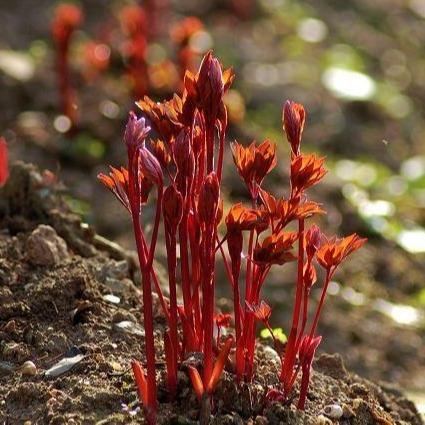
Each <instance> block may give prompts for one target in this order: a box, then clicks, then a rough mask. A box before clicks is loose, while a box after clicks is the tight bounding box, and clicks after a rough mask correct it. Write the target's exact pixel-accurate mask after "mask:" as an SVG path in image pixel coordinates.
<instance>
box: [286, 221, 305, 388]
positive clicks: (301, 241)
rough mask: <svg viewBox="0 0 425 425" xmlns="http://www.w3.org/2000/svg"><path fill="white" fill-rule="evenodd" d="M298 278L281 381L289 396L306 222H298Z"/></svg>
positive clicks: (298, 313)
mask: <svg viewBox="0 0 425 425" xmlns="http://www.w3.org/2000/svg"><path fill="white" fill-rule="evenodd" d="M298 234H299V236H298V278H297V289H296V294H295V307H294V311H293V315H292V326H291V332H290V334H289V338H288V344H287V346H286V352H285V358H284V362H283V367H282V372H281V380H282V381H283V385H284V392H285V395H286V396H287V395H288V393H289V391H290V390H291V387H290V381H291V378H290V377H291V375H292V372H293V367H294V363H295V357H296V350H295V348H296V341H297V337H298V323H299V319H300V309H301V301H302V294H303V286H304V285H303V273H304V220H303V219H300V220H298Z"/></svg>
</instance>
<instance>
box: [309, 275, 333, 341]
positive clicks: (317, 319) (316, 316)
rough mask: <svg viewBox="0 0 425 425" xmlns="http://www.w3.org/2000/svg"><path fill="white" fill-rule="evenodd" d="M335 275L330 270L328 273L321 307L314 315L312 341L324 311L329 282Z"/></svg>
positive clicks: (311, 331)
mask: <svg viewBox="0 0 425 425" xmlns="http://www.w3.org/2000/svg"><path fill="white" fill-rule="evenodd" d="M333 273H334V270H332V271H331V269H328V270H327V271H326V278H325V284H324V285H323V289H322V295H321V297H320V301H319V305H318V307H317V310H316V314H315V315H314V320H313V324H312V326H311V330H310V339H311V338H313V336H314V333H315V332H316V328H317V323H318V322H319V317H320V312H321V311H322V307H323V303H324V301H325V297H326V292H327V290H328V286H329V282H330V280H331V278H332V275H333Z"/></svg>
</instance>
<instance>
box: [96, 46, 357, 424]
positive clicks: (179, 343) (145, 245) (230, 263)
mask: <svg viewBox="0 0 425 425" xmlns="http://www.w3.org/2000/svg"><path fill="white" fill-rule="evenodd" d="M232 81H233V72H232V71H231V70H226V71H223V69H222V66H221V64H220V63H219V61H218V60H217V59H216V58H215V57H214V56H213V55H212V53H211V52H209V53H207V55H206V56H205V57H204V59H203V61H202V63H201V65H200V68H199V71H198V72H197V73H195V74H193V73H191V72H190V71H187V72H186V74H185V79H184V89H183V93H182V95H181V96H178V95H174V97H173V98H172V100H169V101H165V102H163V103H156V102H154V101H152V100H151V99H150V98H149V97H147V96H145V97H144V98H143V99H142V100H140V101H139V102H137V105H138V106H139V108H140V109H141V111H142V113H143V117H141V118H138V117H137V116H136V115H135V114H134V113H133V112H132V113H130V116H129V120H128V123H127V126H126V130H125V134H124V141H125V145H126V148H127V154H128V155H127V157H128V162H127V167H126V168H120V169H117V168H113V167H111V171H110V173H109V175H105V174H100V175H99V179H100V180H101V181H102V183H104V184H105V185H106V186H107V187H108V188H109V189H110V190H111V191H112V192H113V193H114V194H115V196H116V197H117V198H118V200H119V201H120V202H121V203H122V204H123V206H124V207H125V208H126V209H127V210H128V212H129V214H130V216H131V219H132V222H133V228H134V234H135V240H136V247H137V252H138V256H139V262H140V268H141V273H142V289H143V317H144V327H145V349H146V352H145V359H146V360H145V362H144V363H145V364H146V367H145V365H144V364H143V365H142V363H141V362H137V361H134V362H133V365H132V366H133V372H134V376H135V380H136V385H137V388H138V394H139V399H140V402H141V403H142V404H143V406H144V409H145V413H146V417H147V420H148V422H149V423H150V424H153V423H155V418H156V412H157V407H158V406H157V404H158V403H157V396H156V385H157V383H156V369H155V340H154V321H153V314H152V311H153V306H152V302H153V299H152V286H154V288H155V290H156V292H157V293H158V296H159V301H160V303H161V305H162V308H163V311H164V317H165V319H166V322H167V329H166V331H165V332H164V347H165V357H166V366H167V385H168V391H169V394H170V398H173V397H174V396H175V395H176V392H177V385H178V382H177V371H178V370H179V369H180V368H181V366H182V363H185V364H186V362H187V361H189V360H188V359H190V358H191V357H192V356H193V355H194V354H196V357H197V358H201V359H202V361H201V363H202V364H200V363H199V362H197V363H196V364H195V363H194V364H192V363H190V365H189V366H187V364H186V370H187V372H188V374H189V377H190V380H191V382H192V386H193V388H194V391H195V393H196V395H197V397H198V399H199V400H200V402H201V406H202V407H201V412H203V413H202V414H201V422H202V421H205V420H207V419H206V418H207V417H209V413H208V412H209V411H210V409H211V408H212V406H213V403H212V399H213V397H214V390H215V388H216V386H217V384H218V382H219V380H220V377H221V376H222V374H223V371H224V370H225V368H226V364H228V363H229V355H230V352H231V351H232V350H234V354H235V355H234V359H235V360H234V364H233V370H235V371H236V377H237V380H238V381H243V380H244V381H250V380H251V379H252V378H253V376H254V373H255V367H254V366H255V365H254V354H255V344H256V322H258V321H260V322H262V323H263V324H264V326H265V327H266V328H267V329H269V331H270V332H271V334H272V336H273V337H274V335H273V332H272V329H271V326H270V317H271V313H272V309H271V307H270V306H269V305H268V304H267V303H266V302H265V301H264V300H262V295H261V292H262V287H263V285H264V283H265V281H266V280H267V276H268V273H269V272H270V269H271V268H272V267H281V266H285V264H287V263H288V262H294V261H295V262H296V264H297V275H296V279H295V302H294V309H293V317H292V324H291V327H290V333H289V336H288V343H287V344H286V348H285V351H284V353H281V362H282V368H281V372H280V380H281V382H282V389H281V390H280V389H274V390H273V391H270V392H269V396H270V397H269V398H270V399H274V400H277V399H279V400H289V398H290V396H291V394H292V391H293V387H294V384H295V382H296V379H297V377H298V375H299V372H300V371H301V372H302V377H301V392H300V396H299V402H298V407H299V408H300V409H303V408H304V405H305V400H306V394H307V390H308V385H309V380H310V375H311V364H312V361H313V357H314V353H315V350H316V349H317V347H318V345H319V343H320V337H319V336H317V335H316V330H317V326H318V321H319V317H320V314H321V311H322V309H323V304H324V300H325V296H326V291H327V287H328V285H329V282H330V279H331V278H332V276H333V275H334V273H335V271H336V269H337V267H338V266H339V265H340V264H341V262H342V261H343V260H344V259H345V258H346V257H347V256H348V255H349V254H351V253H352V252H354V251H355V250H357V249H359V248H360V247H361V246H362V245H363V244H364V242H365V239H361V238H360V237H358V236H357V235H355V234H354V235H351V236H349V237H347V238H343V239H335V238H333V239H326V238H325V237H324V236H323V235H322V233H321V231H320V230H319V228H318V227H317V226H315V225H312V226H309V225H308V221H309V220H310V219H311V218H312V217H313V216H315V215H316V214H323V213H324V211H323V209H322V208H321V206H320V205H319V204H317V203H315V202H314V201H311V200H309V199H308V198H307V195H306V191H307V189H308V188H310V187H311V186H313V185H315V184H317V183H318V182H319V181H320V180H321V179H322V178H323V177H324V175H325V173H326V171H325V169H324V166H323V165H324V159H323V158H320V157H317V156H315V155H305V154H302V153H301V138H302V132H303V128H304V123H305V111H304V108H303V107H302V106H301V105H298V104H296V103H294V102H290V101H288V102H287V103H286V104H285V107H284V115H283V123H284V130H285V132H286V134H287V138H288V141H289V143H290V147H291V160H290V191H289V195H288V197H286V198H275V197H274V196H273V195H272V194H270V193H268V192H267V191H265V190H264V189H263V187H262V184H263V181H264V179H265V177H266V176H267V175H268V174H269V173H270V172H271V171H272V170H273V168H274V167H275V166H276V161H277V160H276V147H275V145H274V144H272V143H271V142H270V141H268V140H266V141H264V142H262V143H260V144H257V143H255V142H253V143H251V144H250V145H249V146H248V147H244V146H242V145H241V144H239V143H234V144H233V145H232V152H233V159H234V162H235V165H236V168H237V171H238V173H239V174H240V176H241V177H242V179H243V181H244V183H245V185H246V187H247V191H248V193H249V195H250V198H251V203H250V205H249V206H245V205H243V204H242V203H240V202H239V203H236V204H235V205H233V206H232V207H231V208H230V210H229V211H228V212H227V214H225V220H224V221H225V232H224V234H221V233H220V229H219V224H220V222H221V221H222V219H223V202H222V199H221V180H222V168H223V158H224V150H225V132H226V127H227V111H226V106H225V104H224V102H223V96H224V94H225V93H226V91H227V90H228V89H229V87H230V85H231V83H232ZM147 123H149V127H148V125H147ZM150 127H152V131H151V128H150ZM152 132H155V136H154V135H153V134H151V133H152ZM149 138H151V140H150V141H147V139H149ZM147 203H153V206H154V212H155V213H154V220H153V226H152V230H151V231H150V234H148V233H147V232H146V231H145V230H144V229H145V226H143V225H142V224H143V223H144V221H143V216H144V214H143V211H144V208H145V206H146V204H147ZM161 222H162V223H163V226H164V235H165V247H166V251H167V270H168V285H169V294H170V297H169V299H166V298H165V297H164V296H163V295H162V291H161V288H160V285H159V283H158V279H157V275H156V272H155V269H154V258H155V251H156V246H157V240H158V233H159V227H160V224H161ZM291 224H295V227H294V226H293V225H291ZM290 225H291V227H289V226H290ZM226 246H227V252H226V250H225V247H226ZM177 252H179V254H180V256H179V257H178V255H177ZM218 255H220V256H221V257H222V260H223V262H224V266H225V269H226V274H227V277H228V280H229V283H230V287H231V290H232V292H233V306H234V311H233V315H232V316H233V318H234V323H235V335H234V336H233V335H229V336H227V337H226V338H221V335H220V333H221V330H222V328H223V327H228V326H229V322H230V316H229V315H228V314H223V313H220V312H217V311H216V308H215V285H216V278H217V271H216V262H217V258H216V257H217V256H218ZM317 264H319V265H320V266H321V267H323V268H324V270H325V280H324V282H323V284H322V293H321V298H320V301H319V303H318V305H317V306H316V309H315V312H314V315H313V319H312V320H311V323H309V320H308V319H309V312H310V306H309V301H310V291H311V288H312V286H313V285H314V284H316V285H317V283H316V280H317V273H316V267H317ZM152 283H153V285H152ZM178 285H179V286H180V287H181V292H182V299H178V297H177V293H178V291H177V286H178ZM241 286H243V290H241ZM214 329H216V333H215V334H214ZM275 343H276V346H278V344H277V341H275Z"/></svg>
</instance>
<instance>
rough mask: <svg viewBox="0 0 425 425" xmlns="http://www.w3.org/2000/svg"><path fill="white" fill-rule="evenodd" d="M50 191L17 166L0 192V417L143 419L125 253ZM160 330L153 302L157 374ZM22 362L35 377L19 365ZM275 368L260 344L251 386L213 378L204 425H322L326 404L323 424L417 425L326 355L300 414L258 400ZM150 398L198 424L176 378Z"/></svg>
mask: <svg viewBox="0 0 425 425" xmlns="http://www.w3.org/2000/svg"><path fill="white" fill-rule="evenodd" d="M56 189H57V183H56V182H55V181H54V180H52V178H51V176H50V175H49V174H45V173H44V174H40V173H38V172H37V171H36V170H35V168H34V167H32V166H28V165H24V164H22V163H20V164H18V165H17V166H15V167H14V168H13V170H12V176H11V178H10V180H9V182H8V184H7V186H6V187H5V188H4V189H3V190H2V193H1V196H0V219H1V222H0V229H1V230H0V341H1V343H0V344H1V346H0V352H1V355H0V400H1V402H0V403H1V404H0V418H1V420H2V423H5V424H22V423H25V424H118V423H126V424H129V423H143V422H144V419H143V415H142V413H141V412H137V406H138V402H137V394H136V389H135V386H134V382H133V378H132V374H131V370H130V368H129V365H130V361H131V359H133V358H138V359H140V358H142V359H143V354H142V353H143V328H142V327H141V321H142V318H141V310H140V291H139V290H138V289H137V286H136V285H134V283H133V282H134V281H137V280H138V276H137V270H136V267H135V262H134V259H133V258H134V257H133V255H132V254H131V253H129V252H127V251H125V250H123V249H121V248H120V247H119V246H118V245H116V244H114V243H111V242H108V241H107V240H105V239H103V238H101V237H99V236H97V235H96V234H95V233H94V232H93V231H92V230H91V229H90V228H88V227H87V226H85V225H83V224H82V223H81V222H80V220H79V219H78V217H76V216H74V215H72V214H70V213H69V211H68V210H67V208H66V207H65V205H64V204H63V203H62V201H61V200H60V199H59V198H58V197H57V195H56V191H57V190H56ZM47 226H49V227H47ZM65 243H66V246H65V245H64V244H65ZM64 246H65V248H66V249H63V248H64ZM111 294H113V295H115V296H117V297H119V302H118V303H117V300H116V299H114V298H111V297H110V295H111ZM105 295H109V297H105ZM111 301H113V302H111ZM123 323H126V324H127V328H126V329H123ZM163 330H164V322H163V320H162V318H161V315H160V308H159V306H157V308H156V336H157V337H158V345H157V360H158V370H159V372H158V378H160V377H161V376H163V374H164V369H165V365H164V361H163V353H162V347H161V343H160V342H159V341H161V340H162V338H161V334H162V332H163ZM75 354H81V355H82V360H81V361H80V362H79V363H77V364H76V365H75V366H74V368H73V369H71V370H70V371H68V372H66V373H63V374H61V375H60V376H57V377H54V378H52V377H48V376H46V375H45V371H46V370H48V369H49V368H51V367H52V365H54V364H55V363H57V362H58V361H59V360H61V359H62V358H64V357H72V356H73V355H75ZM28 360H30V361H32V362H33V363H34V365H35V366H36V371H35V374H33V373H32V372H31V371H28V367H27V368H22V365H23V364H24V363H25V362H26V361H28ZM27 366H28V365H27ZM277 368H278V363H277V362H276V353H275V352H274V351H273V350H272V349H271V348H270V347H266V346H261V345H260V346H259V348H258V351H257V370H256V375H255V379H254V382H253V383H251V384H244V385H242V386H237V385H236V384H235V380H234V376H233V375H232V374H231V373H229V372H225V375H224V378H223V380H222V381H221V383H220V384H219V386H218V389H217V392H216V394H215V397H214V410H213V415H212V418H211V423H220V424H221V423H223V424H233V423H234V424H242V423H255V424H267V423H270V424H279V423H288V424H327V423H332V421H331V420H330V419H328V418H327V417H326V415H324V412H325V411H326V412H328V410H329V409H331V410H332V409H334V410H335V409H337V408H336V407H331V406H335V405H337V406H339V407H338V409H339V408H341V409H342V416H341V417H340V418H339V419H338V420H336V419H334V423H345V424H422V423H423V422H422V420H421V419H420V417H419V415H418V413H417V411H416V409H415V407H414V405H413V403H411V402H410V401H408V400H407V399H406V398H404V397H403V395H402V393H401V392H400V391H399V390H398V389H396V388H393V387H389V386H382V385H377V384H373V383H371V382H369V381H367V380H365V379H362V378H360V377H359V376H357V375H355V374H352V373H349V372H348V371H347V370H346V369H345V367H344V365H343V363H342V360H341V358H340V357H339V356H338V355H327V354H322V355H320V356H319V357H318V359H317V360H316V362H315V364H314V374H313V378H312V382H311V387H310V391H309V394H308V400H307V408H306V411H305V412H299V411H297V410H296V409H295V408H294V406H293V405H292V404H291V405H289V406H284V405H282V404H280V403H276V404H268V403H267V402H266V401H265V397H264V396H265V393H266V392H267V390H268V388H270V387H271V386H278V381H277ZM296 393H297V390H296V391H295V394H294V397H296V396H297V394H296ZM159 398H160V400H161V405H160V412H159V422H160V423H176V424H190V423H196V422H197V421H198V420H199V404H198V402H197V400H196V397H195V395H194V393H193V391H192V390H191V387H190V384H189V380H188V377H187V375H186V373H185V372H184V371H183V370H182V371H181V372H179V391H178V398H177V400H176V401H175V402H173V403H170V402H168V401H167V393H166V390H165V388H164V386H163V385H160V388H159Z"/></svg>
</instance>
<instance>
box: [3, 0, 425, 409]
mask: <svg viewBox="0 0 425 425" xmlns="http://www.w3.org/2000/svg"><path fill="white" fill-rule="evenodd" d="M0 22H1V23H2V30H1V34H0V86H1V92H0V93H1V94H0V133H1V134H2V135H3V136H4V137H5V138H6V140H7V143H8V148H9V152H10V158H11V160H12V161H13V160H16V159H22V160H25V161H30V162H34V163H36V164H38V165H39V166H40V167H44V168H48V169H50V170H51V171H53V172H54V173H55V174H57V176H58V178H59V179H60V180H61V181H63V182H64V184H65V186H66V189H65V187H64V188H63V191H64V196H65V197H66V199H67V202H68V203H69V205H70V206H71V208H72V209H73V210H74V211H75V212H76V213H78V214H80V215H81V216H82V217H83V218H84V220H85V221H86V222H88V223H91V224H93V225H94V226H95V228H96V230H97V231H98V232H99V233H100V234H102V235H104V236H107V237H108V238H111V239H113V240H116V241H118V242H119V243H121V244H123V245H124V246H125V247H127V248H132V247H133V240H132V234H131V229H130V223H129V220H128V218H127V216H126V214H125V213H124V211H121V209H120V208H118V207H117V205H118V204H117V203H116V201H115V200H114V199H112V197H111V195H110V194H109V193H107V191H105V190H104V188H103V187H100V185H99V184H98V182H97V181H96V175H97V173H98V172H99V171H104V170H105V168H106V166H107V164H112V165H115V166H117V165H120V164H122V163H124V160H125V152H124V149H123V146H122V143H121V135H122V131H123V128H124V125H125V121H126V116H127V114H128V111H129V110H130V109H136V108H135V106H134V101H135V100H137V99H139V98H141V97H142V96H143V95H144V94H148V95H149V96H151V97H152V98H153V99H156V100H160V99H164V98H169V97H171V96H172V93H173V92H175V91H176V92H179V91H180V90H181V84H182V76H183V74H184V73H183V71H184V69H185V68H186V67H188V68H189V69H192V70H195V69H196V68H197V65H198V64H199V61H200V58H201V57H202V55H203V53H205V52H206V51H207V50H209V49H214V53H215V54H216V55H217V56H218V57H219V58H220V60H221V61H222V63H223V65H224V66H225V67H229V66H232V67H233V68H234V70H235V73H236V80H235V83H234V85H233V88H232V90H230V92H229V93H228V95H227V99H226V103H227V106H228V109H229V116H230V128H229V131H228V135H227V140H228V141H232V140H234V139H237V140H238V141H240V142H244V143H248V142H251V141H252V140H258V141H262V140H264V139H265V138H269V139H271V140H272V141H274V142H276V143H277V144H278V145H279V148H278V149H279V158H280V162H279V165H278V167H277V169H276V170H275V171H274V172H273V174H272V175H271V178H269V179H268V181H267V183H266V186H267V187H268V189H270V190H273V191H274V192H275V193H277V194H279V195H283V194H284V193H285V189H286V188H287V176H288V159H289V149H288V146H287V142H286V141H285V138H284V135H283V133H282V128H281V127H282V125H281V114H282V105H283V102H284V101H285V100H286V99H293V100H295V101H297V102H300V103H302V104H304V106H305V108H306V110H307V113H308V117H307V124H306V129H305V132H304V142H303V143H304V149H305V150H307V151H314V152H318V153H320V154H322V155H325V156H326V157H327V167H328V168H329V170H330V172H329V174H328V176H327V177H326V178H325V181H324V183H323V184H321V186H320V187H318V188H317V189H315V190H313V191H312V193H311V196H312V198H313V199H315V200H317V201H319V202H322V203H323V204H324V206H325V208H326V209H327V210H328V214H327V216H326V217H325V218H324V219H323V220H322V222H321V223H320V224H321V225H322V227H323V228H324V229H325V230H326V231H328V232H337V233H339V234H341V235H342V234H348V233H352V232H358V233H360V234H361V235H363V236H367V237H368V238H369V240H370V241H369V243H368V244H367V246H366V247H365V248H364V249H362V250H361V252H359V253H358V254H357V255H356V256H355V257H353V259H352V260H350V261H349V263H347V264H346V265H345V267H344V268H343V269H341V271H340V273H338V274H337V275H336V281H335V282H333V283H332V284H331V287H330V291H329V298H330V299H329V301H328V303H327V305H326V307H325V312H324V316H323V320H322V323H321V333H322V334H323V335H324V340H323V343H322V346H321V349H322V350H324V351H328V352H339V353H341V355H342V356H343V357H344V359H345V361H346V362H347V364H348V366H349V367H350V368H351V369H353V370H354V371H356V372H358V373H360V374H362V375H364V376H366V377H369V378H371V379H374V380H379V381H384V382H386V383H387V384H386V385H388V386H392V385H394V384H399V385H401V386H402V387H403V388H404V389H405V390H407V391H409V392H410V393H411V395H412V396H413V397H414V398H415V399H416V400H418V403H422V404H423V403H424V402H423V400H424V397H423V394H424V392H425V374H424V373H423V370H424V368H425V342H424V336H425V313H424V307H425V285H424V282H425V108H424V104H425V47H424V46H425V0H375V1H373V2H370V1H366V0H347V1H344V2H341V1H337V0H314V1H313V0H310V1H303V2H298V1H294V0H233V1H232V0H221V1H219V0H215V1H214V0H209V1H208V0H203V1H202V2H200V1H196V0H187V1H186V0H181V1H180V0H179V1H172V0H147V1H143V2H139V3H137V2H130V1H124V0H116V1H102V0H86V1H80V2H78V3H72V2H70V3H66V4H64V3H56V2H54V1H51V0H21V1H19V2H10V1H5V0H0ZM227 156H228V158H227V161H228V162H227V164H226V165H228V166H226V167H225V169H226V176H225V185H226V186H225V197H226V202H227V203H228V204H230V203H231V202H232V201H234V200H244V198H245V199H246V196H247V194H246V192H245V189H244V187H243V185H242V183H241V182H240V180H239V177H238V176H237V173H236V172H235V171H234V170H233V168H232V161H231V158H230V153H229V152H228V155H227ZM148 221H149V220H148V219H147V225H148ZM291 276H292V275H291V274H289V273H288V274H286V273H283V274H282V273H281V272H280V270H277V272H275V274H272V277H271V280H270V282H268V283H267V284H266V286H265V288H264V291H265V293H266V298H269V299H270V300H272V301H273V302H272V305H273V307H274V315H273V325H274V326H275V327H281V328H282V329H283V331H284V332H285V327H286V326H287V324H288V319H289V317H290V314H291V306H292V292H291V289H292V287H293V282H292V280H291ZM219 291H220V294H222V295H223V296H229V294H230V291H229V288H227V287H226V286H225V285H222V287H220V288H219ZM222 304H223V308H225V301H222ZM422 408H423V407H422Z"/></svg>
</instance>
